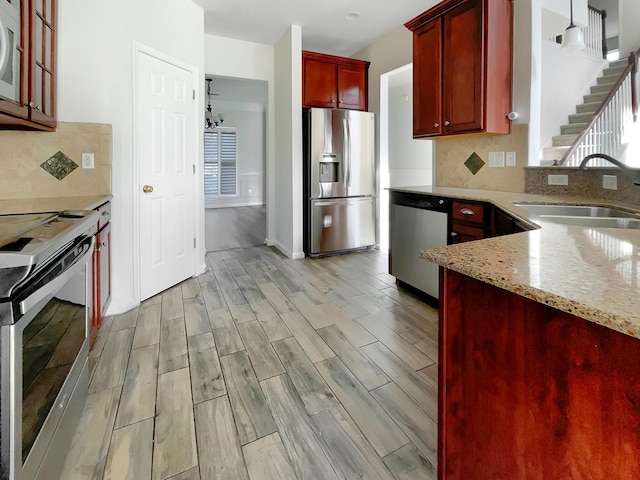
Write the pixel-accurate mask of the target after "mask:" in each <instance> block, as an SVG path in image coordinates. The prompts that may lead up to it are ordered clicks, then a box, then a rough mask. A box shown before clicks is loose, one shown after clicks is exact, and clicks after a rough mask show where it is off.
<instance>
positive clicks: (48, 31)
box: [0, 0, 57, 131]
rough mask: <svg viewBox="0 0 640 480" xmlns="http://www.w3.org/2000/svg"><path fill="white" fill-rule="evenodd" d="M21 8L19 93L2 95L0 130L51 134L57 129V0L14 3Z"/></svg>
mask: <svg viewBox="0 0 640 480" xmlns="http://www.w3.org/2000/svg"><path fill="white" fill-rule="evenodd" d="M12 3H14V4H18V5H19V6H20V28H21V32H20V41H19V43H18V44H17V46H16V49H17V51H18V57H19V62H18V63H17V64H16V65H15V67H16V68H18V69H19V72H20V76H19V80H18V84H19V92H18V95H17V98H16V99H15V100H13V99H8V98H4V97H1V96H0V129H28V130H46V131H52V130H54V129H55V127H56V105H55V89H56V86H55V75H56V73H55V69H56V26H55V25H56V4H57V0H13V1H12Z"/></svg>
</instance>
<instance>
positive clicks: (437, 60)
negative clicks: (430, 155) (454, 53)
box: [413, 18, 443, 137]
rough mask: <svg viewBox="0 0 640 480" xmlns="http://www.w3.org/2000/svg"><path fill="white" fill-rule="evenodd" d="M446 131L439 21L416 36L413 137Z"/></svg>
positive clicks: (414, 36) (440, 22) (414, 41)
mask: <svg viewBox="0 0 640 480" xmlns="http://www.w3.org/2000/svg"><path fill="white" fill-rule="evenodd" d="M442 131H443V127H442V20H441V19H440V18H437V19H435V20H433V21H431V22H429V23H427V24H425V25H424V26H422V27H420V28H419V29H418V30H416V31H415V32H414V34H413V136H414V137H423V136H427V135H440V134H441V133H442Z"/></svg>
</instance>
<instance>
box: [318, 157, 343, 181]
mask: <svg viewBox="0 0 640 480" xmlns="http://www.w3.org/2000/svg"><path fill="white" fill-rule="evenodd" d="M339 166H340V162H338V161H337V160H333V161H328V162H327V161H321V162H320V175H319V178H320V182H321V183H325V182H330V183H334V182H339V181H340V176H339V172H340V169H339V168H338V167H339Z"/></svg>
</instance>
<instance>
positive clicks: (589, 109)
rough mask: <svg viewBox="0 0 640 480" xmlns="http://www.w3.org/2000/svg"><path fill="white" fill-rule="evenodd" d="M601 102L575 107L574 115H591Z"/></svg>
mask: <svg viewBox="0 0 640 480" xmlns="http://www.w3.org/2000/svg"><path fill="white" fill-rule="evenodd" d="M601 103H602V102H591V103H583V104H582V105H576V113H591V115H593V114H594V113H596V110H598V108H600V104H601Z"/></svg>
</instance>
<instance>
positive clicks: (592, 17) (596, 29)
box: [582, 5, 607, 58]
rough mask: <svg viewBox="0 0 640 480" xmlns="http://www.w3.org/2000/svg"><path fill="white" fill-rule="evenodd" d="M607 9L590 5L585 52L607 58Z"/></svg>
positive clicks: (585, 30) (584, 31)
mask: <svg viewBox="0 0 640 480" xmlns="http://www.w3.org/2000/svg"><path fill="white" fill-rule="evenodd" d="M606 19H607V11H606V10H598V9H597V8H593V7H592V6H591V5H589V24H588V26H587V28H584V29H583V30H582V32H583V33H584V43H585V52H586V53H589V54H590V55H593V56H594V57H600V58H607V32H606V29H605V21H606Z"/></svg>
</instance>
